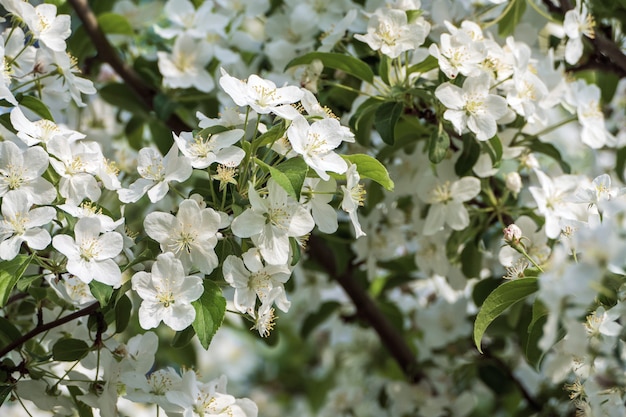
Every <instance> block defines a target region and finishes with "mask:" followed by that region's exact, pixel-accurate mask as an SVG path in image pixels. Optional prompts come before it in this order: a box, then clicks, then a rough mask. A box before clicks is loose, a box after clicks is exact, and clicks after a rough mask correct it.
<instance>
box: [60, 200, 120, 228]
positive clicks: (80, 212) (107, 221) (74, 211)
mask: <svg viewBox="0 0 626 417" xmlns="http://www.w3.org/2000/svg"><path fill="white" fill-rule="evenodd" d="M57 207H58V208H60V209H61V210H63V211H64V212H66V213H69V214H70V215H71V216H73V217H76V218H77V219H81V218H83V217H96V218H97V219H98V220H100V227H101V230H100V231H101V232H110V231H112V230H115V229H116V228H117V227H119V226H121V225H122V224H124V218H123V217H122V218H121V219H118V220H113V219H112V218H111V217H110V216H107V215H106V214H103V213H102V209H101V208H99V207H98V206H96V205H95V204H94V203H92V202H89V201H83V202H82V203H80V204H79V205H77V206H76V205H73V204H67V203H66V204H59V205H57Z"/></svg>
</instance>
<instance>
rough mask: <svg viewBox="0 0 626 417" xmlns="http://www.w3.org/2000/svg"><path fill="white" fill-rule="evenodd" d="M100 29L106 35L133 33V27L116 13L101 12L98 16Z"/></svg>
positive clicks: (130, 34)
mask: <svg viewBox="0 0 626 417" xmlns="http://www.w3.org/2000/svg"><path fill="white" fill-rule="evenodd" d="M98 24H99V25H100V29H102V31H103V32H104V33H105V34H107V35H129V36H132V35H134V34H135V31H134V30H133V27H132V26H131V24H130V23H129V22H128V19H126V18H125V17H124V16H122V15H119V14H117V13H102V14H101V15H100V16H98Z"/></svg>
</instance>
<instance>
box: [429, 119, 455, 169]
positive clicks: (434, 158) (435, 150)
mask: <svg viewBox="0 0 626 417" xmlns="http://www.w3.org/2000/svg"><path fill="white" fill-rule="evenodd" d="M449 148H450V135H448V132H446V131H445V130H444V129H443V126H441V125H439V129H437V130H435V131H433V134H432V135H431V136H430V138H429V139H428V159H429V160H430V162H432V163H433V164H438V163H439V162H441V161H443V159H444V158H445V157H446V155H447V154H448V149H449Z"/></svg>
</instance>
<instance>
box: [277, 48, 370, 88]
mask: <svg viewBox="0 0 626 417" xmlns="http://www.w3.org/2000/svg"><path fill="white" fill-rule="evenodd" d="M315 59H319V60H320V61H322V63H323V64H324V66H325V67H328V68H332V69H336V70H341V71H344V72H346V73H348V74H350V75H353V76H355V77H356V78H358V79H359V80H362V81H365V82H368V83H372V81H373V80H374V72H373V71H372V69H371V68H370V67H369V66H368V65H367V64H366V63H365V62H363V61H361V60H360V59H358V58H355V57H353V56H350V55H344V54H339V53H334V52H309V53H308V54H305V55H303V56H300V57H297V58H295V59H292V60H291V62H289V63H288V64H287V66H286V67H285V69H287V68H291V67H294V66H296V65H307V64H310V63H311V62H313V60H315Z"/></svg>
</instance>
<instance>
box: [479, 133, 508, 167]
mask: <svg viewBox="0 0 626 417" xmlns="http://www.w3.org/2000/svg"><path fill="white" fill-rule="evenodd" d="M482 144H483V148H484V149H485V150H486V151H487V153H488V154H489V157H490V158H491V162H492V163H493V165H496V164H497V163H499V162H500V161H501V160H502V152H503V151H504V150H503V148H502V141H501V140H500V138H499V137H498V135H496V136H494V137H492V138H491V139H489V140H488V141H486V142H482Z"/></svg>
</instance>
